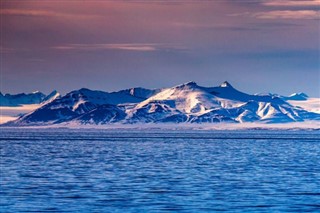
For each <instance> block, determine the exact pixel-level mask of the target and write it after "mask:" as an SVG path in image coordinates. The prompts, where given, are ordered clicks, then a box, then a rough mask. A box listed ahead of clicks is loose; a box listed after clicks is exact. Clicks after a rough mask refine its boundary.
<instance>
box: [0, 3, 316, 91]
mask: <svg viewBox="0 0 320 213" xmlns="http://www.w3.org/2000/svg"><path fill="white" fill-rule="evenodd" d="M319 5H320V1H319V0H306V1H303V0H282V1H280V0H261V1H256V0H244V1H233V0H216V1H188V0H186V1H161V0H157V1H143V0H140V1H134V0H133V1H90V2H89V1H87V2H86V1H81V2H79V1H71V0H69V1H28V0H27V1H15V0H10V1H9V0H8V1H6V0H4V1H1V10H0V14H1V22H2V26H1V37H2V40H1V58H2V65H1V92H3V93H18V92H31V91H34V90H40V91H43V92H46V93H48V92H50V91H51V90H54V89H57V90H58V91H60V92H61V93H65V92H68V91H70V90H74V89H79V88H82V87H87V88H91V89H98V90H105V91H115V90H119V89H123V88H130V87H136V86H142V87H147V88H161V87H168V86H173V85H176V84H180V83H183V82H187V81H191V80H192V81H196V82H197V83H198V84H200V85H204V86H215V85H219V84H220V83H221V82H223V81H225V80H228V81H229V82H231V84H233V85H234V86H235V87H236V88H238V89H240V90H242V91H245V92H248V93H259V92H272V93H278V94H282V95H288V94H290V93H293V92H305V93H307V94H309V95H310V96H317V97H320V85H319V84H320V83H319V82H320V62H319V60H320V54H319V48H320V47H319V45H320V41H319V36H320V35H319V33H320V28H319V17H320V14H319V8H320V7H319Z"/></svg>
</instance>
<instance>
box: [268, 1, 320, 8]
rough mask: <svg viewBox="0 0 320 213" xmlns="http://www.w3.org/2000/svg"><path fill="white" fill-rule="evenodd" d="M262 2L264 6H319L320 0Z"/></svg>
mask: <svg viewBox="0 0 320 213" xmlns="http://www.w3.org/2000/svg"><path fill="white" fill-rule="evenodd" d="M262 4H263V5H266V6H293V7H310V6H315V7H320V0H268V1H265V2H263V3H262Z"/></svg>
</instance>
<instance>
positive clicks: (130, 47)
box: [52, 43, 184, 52]
mask: <svg viewBox="0 0 320 213" xmlns="http://www.w3.org/2000/svg"><path fill="white" fill-rule="evenodd" d="M52 48H53V49H57V50H86V51H94V50H107V49H109V50H127V51H143V52H151V51H158V50H173V49H175V50H183V49H184V48H182V47H178V46H170V45H168V44H158V43H122V44H67V45H62V46H55V47H52Z"/></svg>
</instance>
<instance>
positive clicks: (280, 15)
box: [230, 10, 320, 19]
mask: <svg viewBox="0 0 320 213" xmlns="http://www.w3.org/2000/svg"><path fill="white" fill-rule="evenodd" d="M230 16H247V17H253V18H257V19H319V18H320V11H316V10H272V11H266V12H245V13H236V14H230Z"/></svg>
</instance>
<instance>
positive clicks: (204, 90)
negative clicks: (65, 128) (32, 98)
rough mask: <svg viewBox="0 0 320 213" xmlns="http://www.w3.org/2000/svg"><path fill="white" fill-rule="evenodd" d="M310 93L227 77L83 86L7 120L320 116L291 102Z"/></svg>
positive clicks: (206, 119) (181, 120)
mask: <svg viewBox="0 0 320 213" xmlns="http://www.w3.org/2000/svg"><path fill="white" fill-rule="evenodd" d="M53 95H54V94H52V95H51V96H53ZM307 98H308V96H307V95H306V94H304V93H299V94H294V95H292V96H289V97H285V96H279V95H274V94H264V95H250V94H247V93H244V92H241V91H239V90H237V89H235V88H234V87H233V86H232V85H231V84H230V83H229V82H227V81H225V82H223V83H222V84H221V85H219V86H216V87H203V86H199V85H198V84H197V83H195V82H193V81H191V82H187V83H184V84H180V85H177V86H173V87H169V88H162V89H153V90H150V89H145V88H141V87H137V88H130V89H125V90H120V91H118V92H104V91H97V90H90V89H86V88H82V89H79V90H74V91H71V92H69V93H67V94H66V95H65V96H60V97H57V98H55V99H53V100H51V101H50V102H48V103H45V104H43V105H42V106H41V107H40V108H38V109H36V110H35V111H33V112H30V113H28V114H26V115H23V116H21V117H19V118H18V119H16V120H14V121H10V122H8V123H6V124H4V125H7V126H33V125H35V126H37V125H51V124H60V123H65V124H69V123H77V124H80V125H86V124H96V125H106V124H111V123H120V124H133V123H216V122H231V123H246V122H264V123H288V122H302V121H307V120H316V121H319V120H320V114H318V113H315V112H309V111H307V110H305V109H303V108H301V107H297V106H293V105H291V104H290V103H288V102H287V100H301V101H303V100H306V99H307Z"/></svg>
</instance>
